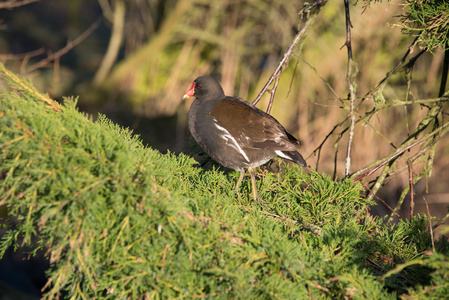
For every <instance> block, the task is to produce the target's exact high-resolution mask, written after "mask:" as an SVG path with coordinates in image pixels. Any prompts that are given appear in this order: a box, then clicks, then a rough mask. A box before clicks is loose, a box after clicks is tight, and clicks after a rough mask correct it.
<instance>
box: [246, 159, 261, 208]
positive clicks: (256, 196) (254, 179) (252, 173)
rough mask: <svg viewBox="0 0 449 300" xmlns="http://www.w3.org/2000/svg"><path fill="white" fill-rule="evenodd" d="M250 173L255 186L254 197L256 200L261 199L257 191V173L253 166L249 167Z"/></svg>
mask: <svg viewBox="0 0 449 300" xmlns="http://www.w3.org/2000/svg"><path fill="white" fill-rule="evenodd" d="M248 172H249V175H250V176H251V185H252V187H253V198H254V200H255V201H259V194H258V193H257V188H256V175H255V172H254V169H253V168H252V167H248Z"/></svg>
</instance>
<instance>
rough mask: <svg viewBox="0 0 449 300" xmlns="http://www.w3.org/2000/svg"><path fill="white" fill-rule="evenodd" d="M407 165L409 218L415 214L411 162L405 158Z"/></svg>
mask: <svg viewBox="0 0 449 300" xmlns="http://www.w3.org/2000/svg"><path fill="white" fill-rule="evenodd" d="M407 165H408V184H409V186H410V220H411V219H413V215H414V214H415V189H414V185H413V162H411V161H410V160H407Z"/></svg>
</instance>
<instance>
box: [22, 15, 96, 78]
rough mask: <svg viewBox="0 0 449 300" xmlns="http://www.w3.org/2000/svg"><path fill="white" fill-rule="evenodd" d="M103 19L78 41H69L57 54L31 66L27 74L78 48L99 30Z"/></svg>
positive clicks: (91, 26) (85, 32) (77, 39)
mask: <svg viewBox="0 0 449 300" xmlns="http://www.w3.org/2000/svg"><path fill="white" fill-rule="evenodd" d="M101 19H102V18H98V19H97V20H96V21H95V22H94V23H93V24H92V25H90V26H89V28H87V29H86V31H84V32H83V33H82V34H81V35H80V36H78V37H77V38H76V39H74V40H73V41H68V42H67V45H66V46H65V47H64V48H62V49H60V50H58V51H56V52H55V53H51V54H49V55H48V56H47V58H45V59H43V60H41V61H40V62H37V63H35V64H33V65H31V66H29V67H28V68H27V69H26V72H28V73H29V72H33V71H35V70H37V69H39V68H42V67H45V66H47V65H48V64H49V63H50V62H52V61H54V60H55V59H57V58H60V57H61V56H63V55H64V54H66V53H67V52H69V51H70V50H72V49H73V48H74V47H76V46H77V45H78V44H80V43H81V42H82V41H84V40H85V39H86V38H87V37H88V36H89V35H91V34H92V32H94V31H95V29H97V27H98V25H99V24H100V21H101Z"/></svg>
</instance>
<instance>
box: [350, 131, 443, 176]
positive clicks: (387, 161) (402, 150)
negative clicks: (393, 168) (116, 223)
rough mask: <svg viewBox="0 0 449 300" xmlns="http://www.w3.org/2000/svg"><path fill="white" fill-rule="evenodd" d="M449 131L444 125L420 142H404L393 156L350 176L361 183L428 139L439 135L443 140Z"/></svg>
mask: <svg viewBox="0 0 449 300" xmlns="http://www.w3.org/2000/svg"><path fill="white" fill-rule="evenodd" d="M448 131H449V123H446V124H444V125H442V126H441V127H440V128H438V129H435V130H434V131H432V132H430V133H429V134H427V135H425V136H424V137H422V138H421V139H419V140H416V141H413V142H412V141H411V140H409V141H407V142H404V143H403V144H402V145H401V146H400V147H398V148H397V149H396V151H395V152H393V153H392V154H390V155H388V156H386V157H383V158H381V159H380V160H378V161H375V162H373V163H371V164H369V165H368V166H366V167H364V168H362V169H360V170H358V171H357V172H355V173H353V174H351V175H349V176H350V177H351V178H354V179H353V180H354V181H359V180H361V179H362V178H364V177H366V176H369V175H371V174H373V173H374V172H376V171H377V170H379V169H380V168H382V167H383V166H385V165H386V164H391V163H392V162H394V161H395V160H396V159H397V158H399V157H400V156H401V155H402V154H404V153H405V152H406V151H408V150H410V149H411V148H413V147H415V146H417V145H420V144H422V143H424V142H426V141H427V140H428V139H430V138H433V137H434V136H436V135H438V138H439V139H441V137H442V136H444V135H445V134H446V133H447V132H448Z"/></svg>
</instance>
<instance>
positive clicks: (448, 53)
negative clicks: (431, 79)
mask: <svg viewBox="0 0 449 300" xmlns="http://www.w3.org/2000/svg"><path fill="white" fill-rule="evenodd" d="M448 69H449V43H446V47H445V49H444V60H443V73H442V74H441V82H440V91H439V92H438V97H441V96H443V95H444V91H445V90H446V82H447V74H448Z"/></svg>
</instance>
